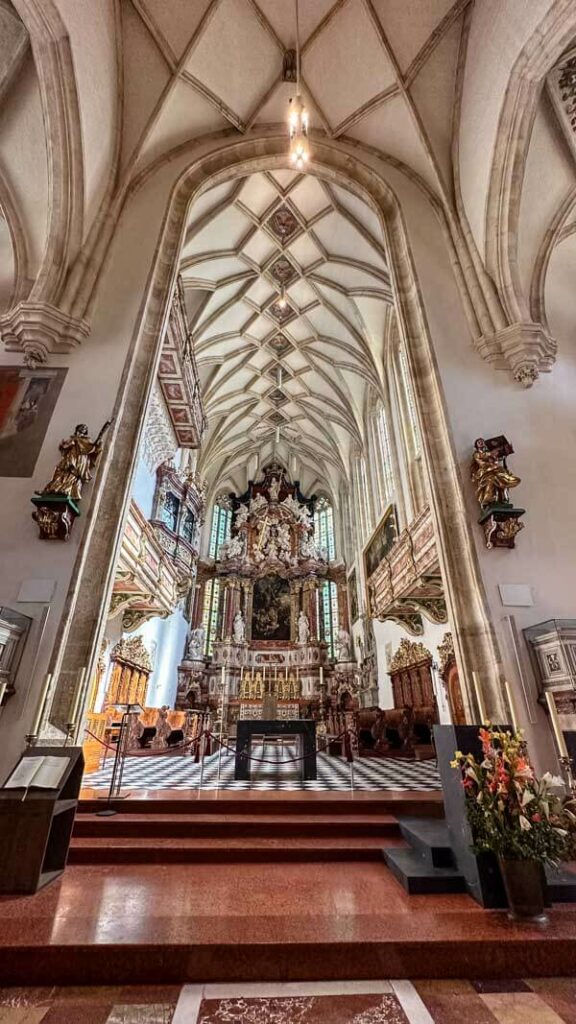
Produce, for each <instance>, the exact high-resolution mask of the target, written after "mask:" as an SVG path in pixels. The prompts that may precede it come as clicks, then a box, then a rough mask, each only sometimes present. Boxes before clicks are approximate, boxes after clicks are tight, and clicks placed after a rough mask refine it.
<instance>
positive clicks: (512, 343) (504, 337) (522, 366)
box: [476, 323, 558, 388]
mask: <svg viewBox="0 0 576 1024" xmlns="http://www.w3.org/2000/svg"><path fill="white" fill-rule="evenodd" d="M476 347H477V349H478V351H479V352H480V355H481V356H482V358H483V359H485V360H486V361H487V362H489V363H492V364H493V365H494V366H495V367H496V368H497V369H503V370H509V371H510V372H511V374H512V376H513V378H514V380H515V381H516V382H517V383H518V384H521V385H522V387H524V388H531V387H532V385H533V384H534V382H535V381H536V380H538V377H539V376H540V374H541V373H549V372H550V370H551V369H552V366H553V365H554V362H555V360H556V352H557V350H558V345H557V343H556V342H555V341H554V339H553V338H552V337H551V336H550V334H549V332H548V331H547V330H546V329H545V328H544V327H543V326H542V324H536V323H516V324H510V326H508V327H505V328H504V329H503V330H501V331H497V332H496V333H494V334H489V335H488V334H487V335H482V336H481V337H480V338H478V340H477V342H476Z"/></svg>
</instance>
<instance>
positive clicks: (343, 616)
mask: <svg viewBox="0 0 576 1024" xmlns="http://www.w3.org/2000/svg"><path fill="white" fill-rule="evenodd" d="M337 586H338V622H336V623H335V624H334V625H335V629H336V631H338V629H339V628H342V629H345V630H346V632H347V633H349V632H350V611H349V607H348V584H347V583H345V582H343V583H338V584H337Z"/></svg>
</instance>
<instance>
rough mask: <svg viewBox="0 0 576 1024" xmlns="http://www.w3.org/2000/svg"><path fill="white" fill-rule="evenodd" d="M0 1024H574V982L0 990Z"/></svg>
mask: <svg viewBox="0 0 576 1024" xmlns="http://www.w3.org/2000/svg"><path fill="white" fill-rule="evenodd" d="M0 1022H1V1024H575V1022H576V981H575V980H573V979H571V978H544V979H533V978H531V979H527V980H523V979H516V980H512V981H505V982H503V981H491V980H482V981H459V980H443V981H414V982H409V981H354V982H343V981H339V982H313V983H305V982H295V983H285V984H278V983H262V982H256V983H251V984H227V985H224V984H212V985H186V986H184V987H183V988H180V987H179V986H171V987H166V986H164V987H152V986H143V987H128V988H113V987H105V988H104V987H103V988H81V987H78V988H44V989H40V988H37V989H34V988H5V989H0Z"/></svg>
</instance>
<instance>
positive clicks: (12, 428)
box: [0, 366, 68, 477]
mask: <svg viewBox="0 0 576 1024" xmlns="http://www.w3.org/2000/svg"><path fill="white" fill-rule="evenodd" d="M67 372H68V371H67V370H65V369H48V368H43V369H31V370H29V369H27V368H26V367H25V366H0V477H2V476H32V474H33V472H34V467H35V465H36V460H37V458H38V455H39V454H40V449H41V447H42V443H43V441H44V438H45V436H46V431H47V430H48V424H49V423H50V417H51V416H52V413H53V412H54V406H55V405H56V401H57V399H58V395H59V394H60V389H61V387H62V384H63V383H64V378H65V376H66V373H67Z"/></svg>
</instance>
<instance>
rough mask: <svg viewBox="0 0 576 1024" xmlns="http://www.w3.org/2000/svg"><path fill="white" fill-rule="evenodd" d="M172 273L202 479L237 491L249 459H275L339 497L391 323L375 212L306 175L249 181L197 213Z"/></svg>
mask: <svg viewBox="0 0 576 1024" xmlns="http://www.w3.org/2000/svg"><path fill="white" fill-rule="evenodd" d="M180 273H181V280H182V284H183V288H184V296H185V302H186V305H187V309H188V312H189V316H190V330H191V333H192V335H193V338H194V350H195V353H196V359H197V362H198V368H199V373H200V378H201V384H202V390H203V394H204V402H205V411H206V415H207V420H208V424H209V426H208V432H207V436H206V439H205V443H204V446H203V451H202V455H201V461H200V469H201V471H202V473H204V474H206V476H207V477H208V479H209V480H211V481H212V480H214V479H217V480H218V482H219V486H220V487H221V488H222V489H224V490H225V489H226V488H228V489H232V490H235V491H237V492H238V493H242V491H243V490H244V489H245V487H246V484H247V478H248V474H249V472H250V467H251V465H252V466H254V465H255V463H254V462H251V461H250V460H251V457H252V456H257V457H258V460H259V464H260V465H262V464H263V462H264V461H265V460H266V459H267V458H269V457H271V456H276V457H279V458H280V459H281V460H283V461H284V463H285V464H286V465H287V466H288V465H289V464H290V460H291V459H292V460H296V463H295V464H296V465H297V467H298V469H297V472H298V474H299V476H300V478H301V481H302V485H303V486H304V488H305V489H306V490H308V491H310V492H312V491H314V489H318V488H320V489H324V490H326V491H328V493H330V494H332V495H333V496H335V497H337V495H338V492H339V488H340V486H342V485H344V486H347V484H348V482H349V472H350V466H351V463H352V461H353V459H352V456H353V453H354V451H356V450H358V451H362V449H363V445H364V423H365V403H366V401H367V400H368V396H369V395H370V394H378V393H381V391H382V387H383V378H382V374H383V364H384V358H383V355H384V348H385V343H386V338H387V335H388V331H389V329H390V322H391V320H392V318H393V311H392V307H391V303H392V294H391V288H390V279H389V274H388V270H387V264H386V253H385V249H384V242H383V238H382V232H381V228H380V224H379V221H378V218H377V216H376V215H375V213H374V212H373V211H372V210H371V209H370V208H369V207H368V206H367V204H366V203H364V202H363V201H361V200H360V199H358V198H357V197H356V196H355V195H353V194H352V193H351V192H348V191H347V190H346V189H345V188H343V187H341V186H339V185H334V184H332V183H328V182H327V181H323V180H321V179H319V178H316V177H313V176H311V175H301V174H298V173H297V172H294V171H289V170H275V171H271V172H262V173H258V174H252V175H250V176H248V177H245V178H241V179H237V180H234V181H231V182H229V183H226V184H224V185H218V186H216V187H214V188H212V189H211V190H209V191H208V192H206V193H205V194H204V195H203V196H202V197H201V199H200V200H199V201H198V202H197V203H195V204H194V206H193V208H192V210H191V216H190V220H189V223H188V226H187V232H186V237H185V242H184V247H183V251H182V259H181V264H180ZM282 296H284V300H285V306H284V307H283V306H282ZM277 431H279V434H278V433H277ZM277 439H278V440H277Z"/></svg>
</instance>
